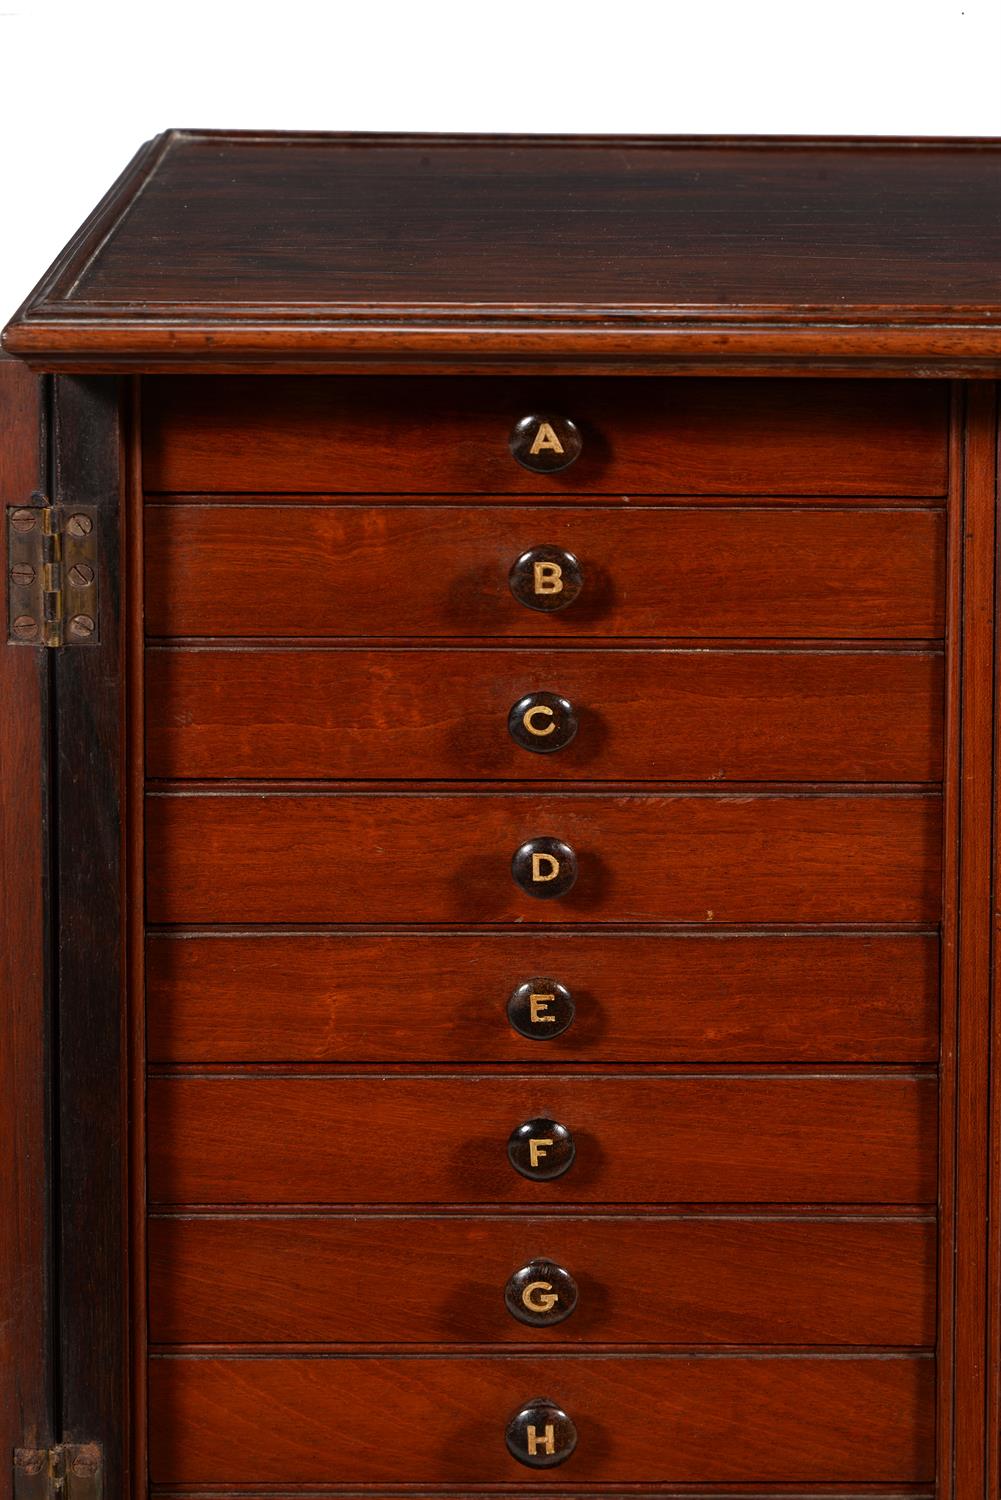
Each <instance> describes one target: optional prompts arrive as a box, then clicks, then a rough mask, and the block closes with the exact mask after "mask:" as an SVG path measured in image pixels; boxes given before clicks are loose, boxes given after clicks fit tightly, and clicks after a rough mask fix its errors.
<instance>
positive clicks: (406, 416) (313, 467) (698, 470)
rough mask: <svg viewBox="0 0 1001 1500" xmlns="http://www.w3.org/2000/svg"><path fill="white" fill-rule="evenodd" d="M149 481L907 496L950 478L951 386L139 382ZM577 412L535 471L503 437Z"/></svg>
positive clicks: (197, 486)
mask: <svg viewBox="0 0 1001 1500" xmlns="http://www.w3.org/2000/svg"><path fill="white" fill-rule="evenodd" d="M145 411H146V418H145V422H144V435H145V436H144V445H143V467H144V474H145V484H146V489H147V492H157V491H169V492H181V493H192V492H203V491H208V492H211V493H219V494H228V493H233V492H241V491H242V492H247V491H249V492H251V493H254V492H260V491H272V492H275V493H279V492H282V493H291V494H301V493H305V492H317V493H331V494H337V493H339V494H347V493H358V492H360V493H371V494H386V493H396V492H399V493H405V494H423V495H445V494H464V493H469V494H480V493H482V494H487V495H491V496H499V495H505V494H515V495H516V494H526V495H544V496H546V497H551V496H560V495H578V494H611V495H616V496H617V497H618V498H623V497H625V496H627V495H657V496H664V495H686V494H706V495H713V494H722V495H727V494H728V495H739V496H748V495H754V494H758V495H786V496H798V495H806V496H817V495H831V496H837V495H845V496H862V497H868V496H871V495H904V496H936V495H937V496H941V495H943V494H944V492H945V485H946V415H947V405H946V387H945V386H943V385H940V384H934V383H933V384H918V385H909V384H907V383H906V382H893V381H887V382H883V383H880V384H879V385H877V386H872V385H866V386H861V385H856V384H854V383H853V382H851V381H830V382H827V381H821V382H812V381H807V382H803V381H760V382H753V383H751V384H750V385H748V384H746V383H745V382H743V381H733V380H730V381H726V380H713V381H701V380H587V379H585V380H580V379H575V380H570V381H559V380H547V381H545V382H532V381H526V380H511V379H501V380H492V379H480V380H475V381H469V380H461V379H448V378H444V377H442V378H439V379H437V380H433V381H414V380H406V379H404V380H367V381H360V382H359V381H357V380H347V379H342V380H336V379H334V380H331V379H323V378H316V379H313V380H308V381H303V380H299V379H292V380H259V379H257V378H250V379H242V380H241V379H229V380H223V381H219V380H162V379H152V380H150V381H148V382H147V387H146V400H145ZM532 411H543V412H547V411H552V412H554V413H555V414H557V415H564V416H567V417H570V418H572V419H573V420H574V422H575V423H576V424H577V426H578V427H579V428H580V430H581V434H582V437H583V451H582V453H581V456H580V458H579V459H578V460H577V461H576V463H574V464H573V465H572V466H571V467H569V468H567V469H564V470H562V471H561V472H559V473H555V474H552V473H550V474H533V473H530V472H529V470H527V469H525V468H523V467H522V465H521V464H519V463H517V462H516V461H515V459H514V458H513V457H512V455H511V453H510V451H509V448H508V439H509V437H510V435H511V432H512V429H513V428H514V426H515V424H516V423H517V422H518V420H519V419H520V418H522V417H524V416H525V415H526V414H527V413H529V412H532Z"/></svg>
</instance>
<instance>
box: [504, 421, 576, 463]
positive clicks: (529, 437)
mask: <svg viewBox="0 0 1001 1500" xmlns="http://www.w3.org/2000/svg"><path fill="white" fill-rule="evenodd" d="M508 447H509V448H510V450H511V455H512V457H513V458H516V459H517V460H518V462H519V463H520V464H521V466H522V468H524V469H531V471H532V473H533V474H558V473H559V472H560V470H561V469H568V468H569V467H570V465H571V464H572V463H573V462H574V461H575V460H576V459H578V458H579V457H580V450H581V448H582V447H583V443H582V440H581V435H580V429H579V428H578V426H577V424H576V422H571V420H570V418H569V417H556V416H553V415H552V414H551V413H549V414H546V413H533V414H532V415H531V416H528V417H522V418H521V420H520V422H516V423H515V426H514V431H513V432H512V433H511V436H510V437H509V438H508Z"/></svg>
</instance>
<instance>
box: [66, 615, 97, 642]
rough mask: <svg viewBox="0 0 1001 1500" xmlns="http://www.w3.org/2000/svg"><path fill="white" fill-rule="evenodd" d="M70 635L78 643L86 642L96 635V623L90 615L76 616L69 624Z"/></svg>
mask: <svg viewBox="0 0 1001 1500" xmlns="http://www.w3.org/2000/svg"><path fill="white" fill-rule="evenodd" d="M69 633H70V635H71V636H73V637H74V638H75V639H76V640H78V641H85V640H86V639H87V637H88V636H91V635H93V634H94V622H93V620H92V619H91V618H90V615H74V616H73V618H72V620H71V621H70V623H69Z"/></svg>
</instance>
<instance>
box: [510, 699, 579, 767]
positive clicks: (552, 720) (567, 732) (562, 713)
mask: <svg viewBox="0 0 1001 1500" xmlns="http://www.w3.org/2000/svg"><path fill="white" fill-rule="evenodd" d="M507 731H508V734H509V735H510V736H511V738H512V739H513V740H514V742H515V744H516V745H520V747H521V748H522V750H531V751H532V753H533V754H535V755H550V754H552V752H553V751H554V750H563V749H564V748H565V747H566V746H567V745H569V744H570V741H571V740H572V739H573V738H574V736H575V735H576V733H577V715H576V713H575V712H574V707H573V704H572V703H571V702H570V701H569V700H568V699H567V698H561V697H560V695H559V694H558V693H526V694H525V696H524V698H519V699H518V701H517V703H516V704H515V705H514V707H513V708H512V710H511V712H510V713H509V714H508V716H507Z"/></svg>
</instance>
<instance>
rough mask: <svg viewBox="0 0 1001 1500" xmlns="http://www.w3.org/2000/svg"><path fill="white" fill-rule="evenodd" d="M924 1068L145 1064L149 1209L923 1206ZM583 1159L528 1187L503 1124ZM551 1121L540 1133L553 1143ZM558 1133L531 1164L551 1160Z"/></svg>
mask: <svg viewBox="0 0 1001 1500" xmlns="http://www.w3.org/2000/svg"><path fill="white" fill-rule="evenodd" d="M935 1116H936V1085H935V1077H934V1074H933V1073H930V1072H929V1073H924V1072H919V1073H903V1072H883V1073H878V1072H846V1073H843V1074H840V1075H838V1074H833V1075H826V1076H825V1075H819V1076H816V1075H808V1074H796V1073H794V1072H785V1073H775V1074H771V1075H769V1074H760V1073H759V1074H753V1075H751V1074H745V1075H741V1074H735V1073H695V1074H691V1073H688V1074H685V1073H663V1072H642V1073H640V1072H634V1073H629V1072H627V1071H621V1070H617V1071H616V1072H615V1073H614V1074H610V1075H607V1076H606V1075H600V1074H589V1075H584V1076H580V1075H577V1076H575V1075H573V1074H561V1073H552V1072H547V1073H545V1074H543V1073H539V1072H531V1073H526V1074H524V1075H506V1076H500V1077H497V1076H479V1077H478V1076H476V1075H470V1074H461V1073H455V1074H444V1073H423V1074H407V1073H404V1072H400V1073H389V1074H386V1075H385V1076H379V1075H377V1074H369V1075H366V1074H323V1073H312V1074H309V1075H305V1076H303V1075H299V1076H296V1075H294V1074H288V1073H283V1072H282V1071H281V1070H280V1069H278V1070H277V1071H276V1072H275V1073H272V1074H270V1075H269V1074H268V1073H266V1072H263V1071H261V1072H257V1073H253V1074H247V1073H240V1072H235V1071H234V1072H228V1073H215V1074H211V1073H208V1074H206V1073H202V1074H194V1075H185V1074H173V1075H162V1074H157V1073H154V1074H153V1075H152V1076H151V1077H150V1079H149V1083H148V1127H147V1128H148V1143H149V1144H148V1149H149V1193H150V1201H151V1202H153V1203H164V1204H167V1203H192V1204H199V1203H220V1204H222V1203H347V1204H355V1203H357V1204H365V1203H371V1204H376V1203H400V1204H402V1203H414V1204H419V1203H435V1204H439V1203H455V1204H463V1203H468V1204H488V1203H528V1204H539V1203H544V1204H549V1205H551V1204H553V1203H561V1202H562V1203H909V1204H916V1203H921V1204H924V1203H931V1202H933V1201H934V1199H935V1179H936V1139H935ZM534 1120H549V1121H550V1122H555V1123H556V1124H558V1125H561V1126H563V1127H564V1128H565V1129H566V1130H568V1131H569V1132H570V1134H571V1136H572V1138H573V1143H574V1146H575V1148H576V1156H575V1159H574V1160H573V1162H572V1164H571V1165H570V1166H569V1168H568V1170H565V1171H564V1173H563V1175H562V1176H559V1177H556V1178H554V1179H550V1180H541V1181H540V1180H536V1179H534V1178H530V1177H526V1176H524V1175H522V1173H521V1172H520V1171H517V1170H515V1167H514V1166H512V1164H511V1161H510V1160H509V1158H508V1143H509V1139H510V1137H511V1135H512V1132H514V1131H516V1130H517V1129H518V1128H519V1127H520V1126H522V1125H523V1124H524V1123H525V1122H528V1121H534ZM553 1134H554V1132H553V1131H552V1130H549V1131H548V1135H547V1134H546V1132H545V1131H544V1132H543V1134H542V1135H541V1136H539V1139H549V1138H551V1137H552V1136H553ZM555 1154H556V1153H555V1151H554V1148H553V1146H552V1141H551V1140H550V1146H549V1147H547V1148H542V1149H541V1150H540V1151H539V1152H537V1153H536V1155H537V1156H545V1157H546V1159H547V1161H551V1160H552V1159H553V1157H554V1155H555Z"/></svg>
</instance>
